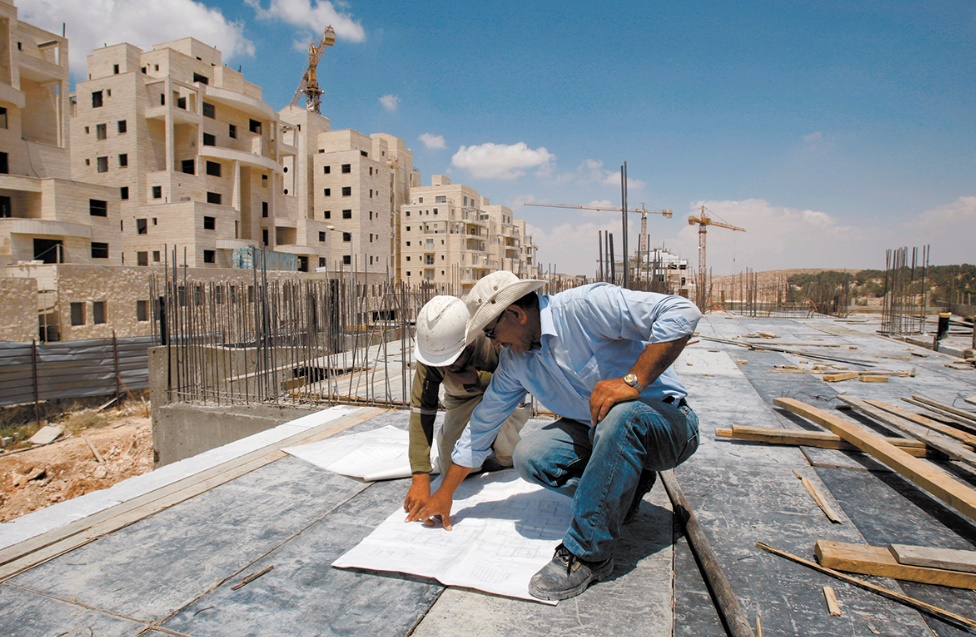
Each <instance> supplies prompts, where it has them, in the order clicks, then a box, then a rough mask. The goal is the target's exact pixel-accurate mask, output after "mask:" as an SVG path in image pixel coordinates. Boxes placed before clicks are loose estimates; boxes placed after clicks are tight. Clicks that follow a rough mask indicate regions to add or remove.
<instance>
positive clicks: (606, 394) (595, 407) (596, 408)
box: [590, 378, 640, 427]
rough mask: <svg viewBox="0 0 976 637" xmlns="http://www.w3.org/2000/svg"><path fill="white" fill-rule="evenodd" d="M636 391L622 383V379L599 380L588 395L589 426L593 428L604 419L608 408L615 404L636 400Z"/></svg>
mask: <svg viewBox="0 0 976 637" xmlns="http://www.w3.org/2000/svg"><path fill="white" fill-rule="evenodd" d="M638 396H640V393H638V391H637V390H636V389H635V388H633V387H631V386H630V385H628V384H627V383H625V382H624V379H623V378H610V379H608V380H601V381H600V382H598V383H597V384H596V385H595V386H594V387H593V393H591V394H590V424H591V425H593V426H594V427H595V426H596V424H597V423H598V422H600V421H601V420H603V419H604V418H606V416H607V414H608V413H609V412H610V408H611V407H613V406H614V405H616V404H617V403H621V402H625V401H628V400H637V397H638Z"/></svg>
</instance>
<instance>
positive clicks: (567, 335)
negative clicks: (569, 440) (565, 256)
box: [451, 283, 701, 467]
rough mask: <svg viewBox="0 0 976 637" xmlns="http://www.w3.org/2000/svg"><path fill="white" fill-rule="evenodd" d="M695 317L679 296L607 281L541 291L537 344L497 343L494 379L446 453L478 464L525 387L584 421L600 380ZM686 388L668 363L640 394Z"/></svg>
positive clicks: (691, 326) (673, 336)
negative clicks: (517, 348) (520, 348)
mask: <svg viewBox="0 0 976 637" xmlns="http://www.w3.org/2000/svg"><path fill="white" fill-rule="evenodd" d="M700 318H701V313H700V312H699V311H698V308H697V307H695V304H694V303H692V302H691V301H689V300H688V299H685V298H683V297H680V296H669V295H665V294H657V293H654V292H635V291H632V290H626V289H624V288H620V287H617V286H615V285H609V284H606V283H595V284H592V285H584V286H582V287H578V288H573V289H571V290H567V291H565V292H561V293H559V294H556V295H554V296H541V295H540V297H539V319H540V323H541V327H542V338H541V344H542V346H541V347H540V348H539V349H534V350H530V351H528V352H525V353H522V354H518V353H515V352H513V351H512V350H511V349H510V348H507V347H506V348H505V349H503V350H502V352H501V355H500V356H499V363H498V368H497V369H496V370H495V374H494V376H493V377H492V380H491V385H490V386H489V387H488V390H487V391H486V392H485V397H484V399H483V400H482V402H481V404H480V405H478V407H477V408H475V410H474V412H473V413H472V414H471V422H470V424H469V425H468V427H466V428H465V429H464V433H463V434H462V435H461V438H460V440H458V443H457V445H456V446H455V447H454V453H453V454H452V455H451V459H452V460H453V461H454V462H455V463H456V464H459V465H461V466H464V467H477V466H480V465H481V463H482V462H484V460H485V458H487V457H488V455H489V454H490V453H491V445H492V443H493V442H494V440H495V437H496V436H497V435H498V430H499V429H500V428H501V426H502V424H503V423H504V422H505V420H506V419H507V418H508V416H509V415H510V414H511V413H512V411H514V410H515V408H516V407H518V406H519V404H521V402H522V400H523V398H525V395H526V393H531V394H532V395H533V396H535V397H536V399H538V400H539V402H540V403H542V404H543V405H545V407H546V408H547V409H549V410H550V411H552V412H553V413H555V414H559V415H560V416H562V417H564V418H572V419H574V420H579V421H582V422H589V421H590V394H591V393H592V391H593V388H594V386H595V385H596V384H597V382H599V381H601V380H606V379H609V378H620V377H622V376H624V375H626V374H627V373H628V372H629V371H630V368H631V367H632V366H633V365H634V363H635V362H636V361H637V359H638V358H639V357H640V355H641V354H642V353H643V352H644V348H645V347H646V346H647V345H648V344H650V343H666V342H669V341H674V340H677V339H679V338H682V337H684V336H688V335H690V334H692V333H693V332H694V331H695V326H697V325H698V320H699V319H700ZM686 395H687V392H686V391H685V388H684V385H682V384H681V381H680V380H678V376H677V374H676V373H675V372H674V370H673V369H672V368H670V367H669V368H668V369H667V370H666V371H665V372H664V373H663V374H661V375H660V376H659V377H658V378H657V379H656V380H655V381H654V382H653V383H651V384H650V385H648V386H647V387H646V388H645V389H644V391H643V392H641V395H640V400H642V401H644V402H648V403H650V402H654V401H660V400H662V399H664V398H665V397H667V396H674V397H675V399H678V398H684V397H685V396H686Z"/></svg>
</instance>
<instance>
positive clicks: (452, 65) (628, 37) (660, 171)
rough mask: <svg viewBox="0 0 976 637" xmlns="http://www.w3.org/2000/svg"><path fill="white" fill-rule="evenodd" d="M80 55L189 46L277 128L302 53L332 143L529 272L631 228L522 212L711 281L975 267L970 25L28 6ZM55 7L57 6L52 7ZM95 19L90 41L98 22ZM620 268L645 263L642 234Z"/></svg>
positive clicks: (911, 11)
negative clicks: (356, 151)
mask: <svg viewBox="0 0 976 637" xmlns="http://www.w3.org/2000/svg"><path fill="white" fill-rule="evenodd" d="M17 5H18V7H19V8H20V16H21V18H22V19H25V20H28V21H30V22H33V23H34V24H37V25H38V26H42V27H44V28H48V29H50V30H52V31H56V32H59V33H60V31H61V25H62V23H65V25H66V31H67V35H68V37H69V38H70V39H71V60H72V69H73V76H74V77H75V78H80V77H84V73H85V67H84V58H85V56H86V55H87V54H88V53H90V51H91V49H92V48H94V47H96V46H102V45H103V44H114V43H118V42H121V41H128V42H131V43H133V44H136V45H138V46H141V47H143V48H147V49H148V48H151V46H152V45H153V44H156V43H159V42H163V41H166V40H171V39H176V38H180V37H186V36H193V37H196V38H198V39H200V40H203V41H204V42H207V43H209V44H213V45H215V46H217V47H218V48H220V49H221V50H222V51H223V52H224V62H225V63H226V64H227V65H229V66H232V67H234V68H237V67H238V66H240V67H241V68H242V70H243V72H244V75H245V78H246V79H247V80H249V81H251V82H253V83H255V84H257V85H259V86H261V87H262V88H263V90H264V99H265V101H267V102H268V103H269V104H271V105H272V106H273V107H275V108H281V107H282V106H284V105H286V104H287V103H288V102H290V101H291V98H292V95H293V94H294V92H295V88H296V86H297V84H298V81H299V80H300V79H301V75H302V72H303V70H304V65H305V59H306V55H307V53H306V51H307V47H308V44H309V43H310V42H311V41H313V40H316V41H317V39H318V38H319V37H320V35H321V31H322V29H323V28H324V26H325V25H326V24H332V25H333V26H334V27H335V29H336V31H337V33H338V41H337V42H336V45H335V46H334V47H332V48H330V49H329V50H328V51H327V52H326V53H325V55H324V57H323V59H322V62H321V64H320V65H319V79H320V83H321V85H322V87H323V88H324V90H325V91H326V93H325V95H324V96H323V107H322V112H323V114H324V115H325V116H327V117H328V118H329V119H330V120H331V122H332V127H333V128H335V129H339V128H352V129H355V130H358V131H360V132H363V133H366V134H369V133H374V132H387V133H390V134H393V135H396V136H398V137H401V138H403V139H404V140H405V141H406V143H407V145H408V147H409V148H411V149H412V150H413V152H414V158H415V165H416V166H417V167H418V168H419V170H420V171H421V172H422V174H423V178H424V184H429V183H430V176H431V175H433V174H438V173H440V174H446V175H449V176H450V177H451V178H452V180H453V181H454V182H455V183H465V184H468V185H470V186H472V187H473V188H475V189H477V190H478V191H479V192H480V193H481V194H483V195H485V196H487V197H489V198H490V199H491V201H492V203H500V204H504V205H507V206H509V207H511V208H512V209H513V211H514V212H515V215H516V217H517V218H523V219H526V220H527V221H528V223H529V225H530V227H531V230H532V233H533V236H534V237H535V240H536V242H537V243H538V244H539V246H540V252H539V257H540V261H541V262H542V263H543V264H544V265H545V266H546V267H547V268H548V267H549V266H550V264H551V265H552V267H554V269H555V270H557V271H560V272H569V273H581V274H589V275H592V274H593V273H594V271H595V269H596V258H597V231H598V230H609V231H611V232H613V233H614V235H615V237H614V239H615V242H616V245H617V246H618V249H619V245H620V234H621V229H620V215H619V214H613V213H605V212H587V211H576V210H564V209H556V208H553V209H549V208H541V207H525V206H523V205H522V203H523V202H525V201H537V202H557V203H568V204H578V205H587V204H603V205H610V206H613V205H616V206H619V205H620V183H619V169H620V166H621V165H622V163H623V162H624V161H626V162H627V167H628V176H629V181H630V185H629V197H630V203H631V204H632V205H637V204H639V203H641V202H643V203H646V205H647V207H648V208H649V209H655V210H659V209H663V208H669V209H672V210H673V211H674V218H672V219H670V220H668V219H664V218H663V217H661V216H657V215H652V216H650V217H649V223H648V226H649V230H650V233H651V242H652V244H653V245H655V246H659V245H662V244H663V245H665V246H667V247H669V248H671V249H672V250H674V251H676V252H678V253H679V254H680V255H681V256H684V257H686V258H688V259H689V260H691V262H692V263H693V264H694V265H697V259H698V252H697V231H696V228H695V227H693V226H690V225H689V224H688V223H687V217H688V216H689V215H690V214H691V213H693V212H694V211H696V210H697V209H698V208H699V207H700V206H701V205H705V206H706V208H707V209H708V210H709V211H711V213H712V214H713V216H716V217H718V218H720V219H722V220H724V221H726V222H728V223H731V224H734V225H737V226H742V227H745V228H746V232H745V233H740V232H731V231H728V230H722V229H713V230H711V231H710V232H709V234H708V239H709V241H708V257H709V258H708V262H709V266H710V268H711V269H712V271H713V272H714V273H715V274H730V273H733V272H740V271H742V270H744V269H745V268H750V269H753V270H769V269H777V268H793V267H839V268H879V269H880V268H883V267H884V265H885V250H886V249H888V248H897V247H901V246H909V247H911V246H921V245H924V244H929V245H931V255H932V262H933V263H935V264H947V263H962V262H968V263H973V262H974V257H976V254H974V252H976V250H974V248H973V246H974V243H976V242H974V240H973V237H974V236H976V81H974V78H976V3H973V2H972V1H971V0H960V1H939V0H934V1H932V2H926V3H917V2H901V1H897V0H896V1H890V2H881V1H877V2H872V1H865V2H849V1H847V2H840V1H831V0H823V1H818V2H802V1H798V0H797V1H792V2H786V1H780V2H772V1H769V2H762V1H742V2H736V3H731V2H718V1H714V2H711V1H702V2H679V1H667V2H662V1H653V0H645V1H641V2H637V1H634V2H622V1H619V0H608V1H606V2H601V3H591V2H586V3H584V2H577V1H570V0H563V1H561V2H551V1H538V2H525V1H524V0H523V1H521V2H513V1H509V0H494V1H493V2H486V3H469V2H456V1H455V2H443V1H437V0H435V1H430V2H425V3H409V2H403V1H402V0H400V1H396V2H395V1H392V0H371V1H369V2H364V1H359V0H348V1H345V2H341V3H339V2H335V3H329V2H321V1H319V2H315V1H314V0H245V1H240V0H233V1H232V0H220V1H217V0H202V1H199V2H193V1H192V0H154V1H153V2H152V3H145V2H137V1H136V0H91V1H90V2H84V3H82V2H80V1H78V0H72V1H71V2H56V3H52V2H51V1H50V0H19V1H18V2H17ZM59 5H60V6H59ZM93 8H95V10H96V11H100V12H101V13H102V15H103V16H104V20H103V19H99V20H91V19H90V16H91V11H92V10H93ZM631 228H632V230H631V235H630V240H629V242H630V246H631V248H632V249H633V248H636V245H637V238H636V234H637V228H638V216H637V215H632V224H631Z"/></svg>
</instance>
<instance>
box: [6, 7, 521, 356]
mask: <svg viewBox="0 0 976 637" xmlns="http://www.w3.org/2000/svg"><path fill="white" fill-rule="evenodd" d="M0 38H3V40H2V41H0V302H2V301H4V300H5V299H16V300H17V302H18V304H19V305H18V307H20V306H21V305H27V306H29V307H35V306H36V308H37V314H36V316H37V318H36V321H35V320H33V319H31V320H30V321H26V322H27V323H29V324H27V325H24V323H25V319H24V317H20V316H19V315H17V316H14V314H13V313H7V314H6V315H5V317H4V319H2V320H0V340H16V341H23V340H30V339H32V338H38V337H39V338H40V340H76V339H80V338H104V337H106V336H109V337H110V336H112V334H113V333H115V329H116V328H117V329H119V331H120V333H126V334H130V335H134V336H144V335H148V334H150V333H152V329H153V327H152V315H153V312H152V311H151V307H150V304H151V303H152V298H153V297H152V294H151V289H150V288H151V285H150V280H151V276H150V275H151V274H153V273H156V274H160V273H162V271H163V269H162V266H163V265H164V264H169V265H170V266H179V267H180V268H181V270H185V271H193V272H195V273H196V276H197V277H198V278H199V277H201V276H204V277H205V275H204V274H201V273H208V272H210V273H212V274H211V275H209V276H210V277H211V278H213V280H214V281H224V280H230V279H238V278H240V276H236V275H231V273H230V272H229V271H232V270H235V269H236V270H247V269H253V268H255V267H258V268H263V267H266V268H268V269H274V270H279V271H283V272H307V273H309V276H316V275H315V274H314V273H315V272H316V271H318V272H319V273H324V276H336V275H337V273H339V272H355V273H356V274H357V276H362V277H365V278H364V279H363V280H364V281H365V280H367V279H368V280H370V282H371V283H379V282H382V281H403V282H405V283H408V284H420V283H427V282H431V281H437V282H440V283H445V282H451V281H454V282H456V283H459V284H461V285H459V286H457V287H455V288H452V290H463V289H466V288H467V287H470V285H471V283H473V282H474V281H475V280H477V278H479V277H480V276H482V275H484V274H486V273H488V272H490V271H492V270H494V269H507V270H511V271H513V272H516V273H517V274H519V275H520V276H526V277H529V276H537V275H538V266H537V265H536V254H535V246H534V245H533V244H532V242H531V238H529V237H527V236H526V232H525V224H524V222H519V221H516V220H514V219H513V218H512V213H511V211H510V210H509V209H507V208H505V207H503V206H491V205H489V202H488V200H487V199H485V198H483V197H481V196H480V195H479V194H478V193H476V192H474V191H473V190H472V189H470V188H467V187H465V186H460V185H451V184H450V183H449V180H447V178H445V177H439V176H438V177H435V180H436V186H435V187H434V188H435V189H436V188H440V189H444V188H446V189H447V190H445V191H444V193H440V192H439V191H438V192H437V193H434V192H430V193H428V192H427V191H428V190H429V189H430V187H427V188H426V189H425V188H423V187H421V175H420V172H419V171H418V170H417V169H416V168H415V167H414V164H413V154H412V152H411V151H410V150H409V148H407V145H406V142H405V141H404V140H402V139H400V138H397V137H395V136H394V135H391V134H388V133H374V134H371V135H366V134H363V133H360V132H357V131H355V130H351V129H340V130H332V128H331V124H330V121H329V119H328V118H327V117H325V116H323V115H321V114H319V113H317V112H314V110H312V109H307V108H302V107H301V106H300V105H297V104H291V105H289V106H286V107H285V108H283V109H281V110H280V111H275V110H274V108H272V107H271V106H270V105H269V104H268V103H267V102H265V101H264V96H263V94H262V89H261V87H259V86H257V85H255V84H253V83H250V82H248V81H246V80H245V78H244V76H243V75H242V74H241V73H240V72H239V71H237V70H235V69H232V68H229V67H227V66H225V65H224V64H223V60H222V55H221V52H220V51H219V50H217V49H216V48H214V47H212V46H209V45H207V44H205V43H203V42H201V41H199V40H196V39H194V38H183V39H179V40H175V41H172V42H167V43H163V44H159V45H156V46H154V47H153V48H152V50H148V51H146V50H142V49H140V48H139V47H137V46H134V45H132V44H127V43H122V44H116V45H112V46H105V47H102V48H99V49H96V50H95V51H93V52H92V53H91V54H90V55H89V56H88V58H87V63H88V64H87V70H88V73H87V76H86V79H85V80H83V81H79V82H78V83H77V86H76V88H75V91H74V93H72V94H70V95H69V91H68V86H69V73H68V42H67V40H66V39H65V38H64V37H59V36H57V35H55V34H52V33H50V32H47V31H44V30H42V29H38V28H36V27H33V26H31V25H28V24H25V23H23V22H20V21H18V19H17V8H16V7H15V6H14V5H13V4H12V3H10V2H9V1H8V0H0ZM455 190H456V191H457V193H458V196H456V197H455V195H454V191H455ZM448 191H450V192H448ZM460 193H463V194H460ZM441 197H446V198H449V199H450V200H451V207H450V211H448V209H447V208H445V211H444V213H442V214H444V215H447V217H446V218H449V219H453V220H455V221H464V223H465V224H467V225H465V226H464V227H463V228H462V227H460V226H457V225H456V224H455V226H452V230H451V233H454V232H457V233H459V234H457V239H458V240H457V241H451V242H450V243H449V244H447V243H444V244H440V245H437V244H436V243H435V242H434V241H433V237H426V236H425V237H424V239H423V240H421V239H420V238H419V236H418V238H416V239H415V238H413V236H412V235H411V236H410V237H409V238H406V239H405V238H404V237H406V236H407V234H409V233H408V232H407V231H406V230H405V229H404V227H403V226H404V221H405V220H406V221H408V222H409V221H412V220H411V219H409V218H408V217H405V216H404V215H410V214H413V215H414V217H413V218H414V219H416V218H417V216H418V215H420V214H422V212H421V211H422V210H426V211H429V210H430V207H424V206H420V207H412V206H413V205H414V203H417V204H418V205H419V203H418V202H422V201H423V200H425V199H426V200H427V201H433V200H434V199H439V198H441ZM442 218H444V217H442ZM406 226H409V227H410V228H411V230H410V231H409V232H412V233H415V232H417V229H418V227H419V226H417V224H415V223H412V222H410V223H407V224H406ZM429 227H430V232H432V233H433V232H436V231H437V226H436V225H435V224H433V223H430V224H429ZM442 232H446V228H445V231H442ZM472 233H473V234H472ZM448 234H450V233H448ZM462 235H463V236H465V237H468V238H467V239H465V240H464V241H461V240H460V238H461V236H462ZM407 242H409V243H411V244H412V246H408V245H407ZM410 247H413V248H422V251H421V252H417V251H416V250H412V249H407V248H410ZM420 265H424V266H430V267H425V268H423V269H421V268H420V267H417V266H420ZM451 273H454V274H451ZM241 274H243V273H241ZM319 276H321V275H319ZM118 281H124V282H125V284H124V285H121V286H120V285H117V282H118ZM69 282H70V283H69ZM113 295H116V296H118V297H119V298H110V297H113ZM76 297H77V298H76ZM28 313H29V314H31V315H32V316H33V314H34V310H32V309H31V310H30V311H29V312H28ZM123 326H124V327H123Z"/></svg>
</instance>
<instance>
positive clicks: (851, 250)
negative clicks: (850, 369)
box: [516, 196, 976, 276]
mask: <svg viewBox="0 0 976 637" xmlns="http://www.w3.org/2000/svg"><path fill="white" fill-rule="evenodd" d="M525 199H527V198H523V199H522V201H524V200H525ZM566 203H569V202H566ZM591 203H592V205H595V206H596V205H600V204H602V203H606V202H601V201H593V202H591ZM703 203H704V205H705V208H706V209H707V211H708V215H709V216H710V217H712V218H713V219H714V220H715V221H719V222H724V223H727V224H730V225H734V226H739V227H742V228H745V230H746V231H745V232H738V231H733V230H729V229H726V228H721V227H718V226H710V227H709V229H708V233H707V235H706V246H707V253H706V256H707V261H706V263H707V267H708V269H709V270H710V271H711V273H712V274H714V275H715V276H720V275H727V274H737V273H741V272H743V271H745V269H746V268H748V269H750V270H754V271H764V270H781V269H789V268H816V267H828V268H846V269H850V270H860V269H866V268H872V269H879V270H883V269H884V267H885V252H886V251H887V250H889V249H892V248H900V247H903V246H904V247H909V248H913V247H918V248H920V247H922V246H924V245H928V246H930V254H931V263H933V264H955V263H973V258H974V257H973V250H972V239H971V238H972V237H973V236H976V196H965V197H959V198H958V199H956V200H954V201H951V202H949V203H946V204H942V205H938V206H934V207H932V208H931V209H929V210H925V211H923V212H920V213H917V214H914V215H911V216H909V217H907V218H904V217H903V218H901V219H895V218H887V219H884V220H882V221H879V222H871V224H872V225H854V224H852V223H850V222H846V221H844V220H843V219H841V218H840V217H838V216H837V215H835V214H831V213H829V212H826V211H822V210H810V209H802V208H791V207H787V206H777V205H774V204H772V203H770V202H769V201H767V200H764V199H758V198H757V199H746V200H741V201H731V200H725V201H704V202H695V203H692V204H689V206H688V208H687V209H686V210H685V211H684V212H676V213H675V216H674V218H673V219H664V218H663V217H661V216H659V215H653V216H651V215H648V231H649V234H650V238H651V245H652V246H654V247H658V246H661V245H664V246H665V247H667V248H669V249H670V250H672V251H673V252H674V253H676V254H678V255H679V256H681V257H683V258H685V259H688V261H689V263H690V265H691V267H692V269H694V270H697V268H698V226H697V224H695V225H689V224H688V222H687V219H688V217H689V216H691V215H695V216H697V215H698V214H699V212H700V207H701V205H702V204H703ZM613 205H616V202H613ZM544 210H546V209H545V208H523V209H522V210H521V211H520V212H519V211H516V216H518V217H519V218H526V219H531V220H532V223H533V226H534V229H533V231H532V235H533V237H534V238H535V240H536V243H537V244H538V245H539V260H540V262H541V263H543V264H548V263H550V262H554V263H556V269H557V270H558V271H559V272H565V273H572V274H586V275H588V276H593V272H594V271H595V267H596V265H595V263H596V259H597V254H598V247H597V236H598V234H597V233H598V232H599V231H601V230H602V231H604V232H610V233H612V234H613V236H614V239H615V247H616V250H617V258H618V260H619V258H620V257H619V251H620V249H621V244H622V239H621V228H620V216H619V215H613V214H610V215H609V216H607V217H604V218H603V220H602V221H601V220H600V218H599V217H598V216H597V215H605V214H607V213H587V212H586V211H583V210H555V209H554V210H551V211H548V212H546V213H543V212H542V211H544ZM628 227H629V241H628V247H629V249H630V251H634V250H636V249H637V246H638V244H639V240H640V239H639V227H640V216H639V215H630V217H629V219H628Z"/></svg>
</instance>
